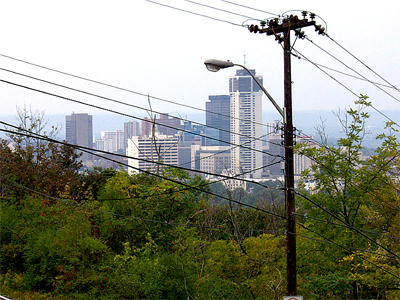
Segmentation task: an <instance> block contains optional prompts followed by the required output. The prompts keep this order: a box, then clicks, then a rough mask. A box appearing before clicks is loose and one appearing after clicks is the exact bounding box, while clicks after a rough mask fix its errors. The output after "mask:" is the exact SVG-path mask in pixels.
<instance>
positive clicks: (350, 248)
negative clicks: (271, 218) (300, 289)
mask: <svg viewBox="0 0 400 300" xmlns="http://www.w3.org/2000/svg"><path fill="white" fill-rule="evenodd" d="M297 225H299V226H300V227H302V228H304V229H306V230H308V231H311V232H313V233H315V234H317V235H319V236H320V237H322V238H324V239H325V240H327V241H321V240H317V239H314V238H310V239H313V240H317V241H320V242H325V243H329V244H333V245H335V246H338V247H340V248H342V249H345V250H347V251H350V252H353V253H354V249H355V248H353V247H348V246H344V245H340V244H338V243H335V242H334V241H332V240H330V239H328V238H326V237H324V236H322V235H321V234H319V233H317V232H315V231H314V230H311V229H310V228H308V227H306V226H304V225H303V224H301V223H297ZM288 234H295V233H290V232H289V233H288ZM296 235H297V234H296ZM303 237H305V238H309V237H307V236H303ZM355 250H357V251H362V252H367V253H372V254H375V255H380V256H386V257H390V258H392V257H391V256H388V255H384V254H379V253H376V252H372V251H369V250H361V249H355ZM356 255H357V254H356ZM357 256H360V255H357ZM393 258H398V257H397V256H396V257H393ZM362 259H364V260H365V261H367V262H369V263H370V264H372V265H374V266H375V267H377V268H379V269H381V270H382V271H384V272H386V273H388V274H390V275H392V276H394V277H396V278H399V279H400V277H399V276H397V275H395V274H393V273H392V272H390V271H388V270H386V269H384V268H383V267H381V266H378V265H377V264H375V263H373V262H371V261H369V260H368V259H366V258H365V257H362Z"/></svg>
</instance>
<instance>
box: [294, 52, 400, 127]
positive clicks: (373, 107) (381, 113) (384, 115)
mask: <svg viewBox="0 0 400 300" xmlns="http://www.w3.org/2000/svg"><path fill="white" fill-rule="evenodd" d="M292 50H294V51H295V52H296V53H298V54H299V55H301V56H302V57H304V59H305V60H307V61H308V62H310V63H311V64H313V65H314V66H315V67H316V68H317V69H319V70H320V71H321V72H323V73H325V74H326V75H327V76H329V77H330V78H331V79H333V80H334V81H336V82H337V83H339V84H340V85H341V86H342V87H344V88H345V89H346V90H348V91H349V92H350V93H352V94H353V95H354V96H356V97H357V98H360V95H358V94H356V93H355V92H354V91H352V90H351V89H350V88H349V87H347V86H346V85H344V84H343V83H341V82H340V81H339V80H337V79H336V78H335V77H333V76H332V75H330V74H329V73H328V72H326V71H324V70H322V68H320V67H319V66H318V65H317V64H315V63H314V62H313V61H311V60H309V59H308V58H307V57H306V56H304V55H303V54H301V53H300V52H299V51H298V50H296V49H295V48H292ZM370 107H371V108H372V109H374V110H375V111H376V112H378V113H379V114H380V115H382V116H383V117H385V118H386V119H388V120H389V121H391V122H392V123H393V124H395V125H396V126H398V127H400V125H399V124H398V123H397V122H395V121H394V120H393V119H391V118H390V117H388V116H387V115H386V114H384V113H383V112H381V111H380V110H378V109H377V108H376V107H375V106H373V105H372V104H371V105H370Z"/></svg>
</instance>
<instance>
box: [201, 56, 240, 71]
mask: <svg viewBox="0 0 400 300" xmlns="http://www.w3.org/2000/svg"><path fill="white" fill-rule="evenodd" d="M204 64H205V65H206V67H207V70H208V71H211V72H218V71H219V70H220V69H224V68H229V67H233V66H234V64H233V63H232V62H230V61H229V60H228V61H224V60H218V59H207V60H206V61H205V62H204Z"/></svg>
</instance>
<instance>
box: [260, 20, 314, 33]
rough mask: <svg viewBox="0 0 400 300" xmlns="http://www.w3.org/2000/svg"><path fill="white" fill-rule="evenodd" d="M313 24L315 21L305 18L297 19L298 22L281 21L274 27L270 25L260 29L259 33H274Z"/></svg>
mask: <svg viewBox="0 0 400 300" xmlns="http://www.w3.org/2000/svg"><path fill="white" fill-rule="evenodd" d="M313 25H315V21H308V20H307V19H303V20H299V21H298V23H291V22H287V23H282V24H281V25H277V26H276V27H274V26H270V27H267V28H263V29H260V31H259V33H266V34H267V35H274V34H276V33H281V32H286V31H288V30H295V29H299V28H303V27H307V26H313Z"/></svg>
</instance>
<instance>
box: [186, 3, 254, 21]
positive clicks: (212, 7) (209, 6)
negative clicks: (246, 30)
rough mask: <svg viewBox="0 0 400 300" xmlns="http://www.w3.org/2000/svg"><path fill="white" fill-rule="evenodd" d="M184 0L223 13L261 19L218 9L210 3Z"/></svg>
mask: <svg viewBox="0 0 400 300" xmlns="http://www.w3.org/2000/svg"><path fill="white" fill-rule="evenodd" d="M185 1H186V2H189V3H193V4H196V5H200V6H204V7H207V8H211V9H214V10H218V11H222V12H224V13H228V14H232V15H235V16H239V17H245V18H249V19H253V20H257V21H261V20H259V19H254V18H252V17H249V16H245V15H241V14H237V13H234V12H231V11H228V10H225V9H220V8H217V7H214V6H211V5H206V4H203V3H198V2H195V1H192V0H185Z"/></svg>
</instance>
